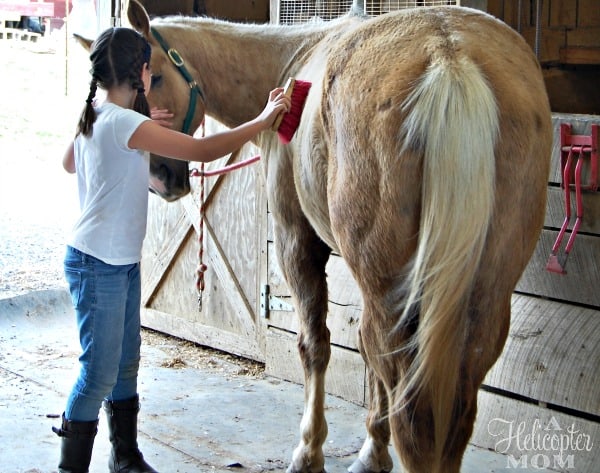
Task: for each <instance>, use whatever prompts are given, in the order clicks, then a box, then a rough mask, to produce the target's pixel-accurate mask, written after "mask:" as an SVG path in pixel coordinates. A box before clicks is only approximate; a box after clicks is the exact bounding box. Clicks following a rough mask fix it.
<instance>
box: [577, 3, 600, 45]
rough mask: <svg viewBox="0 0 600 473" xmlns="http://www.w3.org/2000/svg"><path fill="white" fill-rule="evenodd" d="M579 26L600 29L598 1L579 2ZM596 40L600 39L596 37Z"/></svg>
mask: <svg viewBox="0 0 600 473" xmlns="http://www.w3.org/2000/svg"><path fill="white" fill-rule="evenodd" d="M577 6H578V15H577V25H578V26H579V27H600V8H598V0H578V2H577ZM596 39H597V40H598V39H600V38H599V37H596Z"/></svg>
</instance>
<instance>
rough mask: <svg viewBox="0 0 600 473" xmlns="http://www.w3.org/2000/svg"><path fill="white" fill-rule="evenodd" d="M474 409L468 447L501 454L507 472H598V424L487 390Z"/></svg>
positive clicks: (599, 463)
mask: <svg viewBox="0 0 600 473" xmlns="http://www.w3.org/2000/svg"><path fill="white" fill-rule="evenodd" d="M478 407H479V409H478V413H477V420H476V422H475V428H474V431H473V435H472V437H471V443H472V444H473V445H476V446H478V447H482V448H487V449H489V450H492V451H496V452H498V453H503V454H505V455H506V456H507V457H506V461H507V463H506V469H507V470H510V471H513V470H514V471H536V470H541V469H544V470H546V469H552V470H553V471H561V472H568V473H593V472H597V471H598V465H600V453H599V452H600V449H599V448H598V439H600V424H599V423H597V422H593V421H589V420H585V419H582V418H580V417H576V416H572V415H568V414H564V413H561V412H557V411H553V410H550V409H545V408H543V407H541V406H536V405H534V404H529V403H525V402H522V401H517V400H515V399H510V398H505V397H503V396H498V395H495V394H491V393H488V392H485V391H479V398H478ZM544 438H545V440H544ZM561 440H562V445H563V449H564V450H563V452H562V458H561V457H560V454H561V452H560V445H561ZM544 441H545V444H544ZM555 455H559V457H558V458H556V457H555Z"/></svg>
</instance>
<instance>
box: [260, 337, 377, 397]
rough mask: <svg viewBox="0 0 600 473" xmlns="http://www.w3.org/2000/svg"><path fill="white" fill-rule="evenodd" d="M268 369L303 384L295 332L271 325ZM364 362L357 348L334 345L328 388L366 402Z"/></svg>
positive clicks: (335, 392) (266, 366) (326, 379)
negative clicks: (350, 348) (278, 328)
mask: <svg viewBox="0 0 600 473" xmlns="http://www.w3.org/2000/svg"><path fill="white" fill-rule="evenodd" d="M266 340H267V350H266V363H265V372H266V374H267V375H269V376H275V377H277V378H281V379H285V380H287V381H292V382H294V383H298V384H304V372H303V370H302V365H301V362H300V356H299V354H298V349H297V345H296V336H295V335H294V334H291V333H289V332H285V331H282V330H277V329H275V328H270V329H269V330H268V332H267V336H266ZM365 386H366V375H365V364H364V361H363V359H362V357H361V356H360V354H359V353H358V352H355V351H352V350H346V349H343V348H340V347H336V346H332V347H331V359H330V361H329V368H328V370H327V376H326V378H325V390H326V391H327V392H328V393H330V394H333V395H335V396H339V397H341V398H343V399H345V400H348V401H351V402H354V403H357V404H359V405H365V404H366V399H365V395H366V394H365V393H366V388H365Z"/></svg>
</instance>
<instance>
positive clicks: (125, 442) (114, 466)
mask: <svg viewBox="0 0 600 473" xmlns="http://www.w3.org/2000/svg"><path fill="white" fill-rule="evenodd" d="M102 407H103V408H104V412H105V413H106V418H107V419H108V431H109V438H110V443H111V444H112V450H111V452H110V459H109V461H108V469H109V471H110V473H158V472H157V471H156V470H155V469H154V468H152V467H151V466H150V465H148V463H146V462H145V461H144V456H143V455H142V452H140V450H139V448H138V444H137V417H138V412H139V411H140V402H139V397H138V396H135V397H133V398H131V399H127V400H125V401H104V402H103V403H102Z"/></svg>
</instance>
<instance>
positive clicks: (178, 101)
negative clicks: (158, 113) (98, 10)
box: [127, 0, 204, 201]
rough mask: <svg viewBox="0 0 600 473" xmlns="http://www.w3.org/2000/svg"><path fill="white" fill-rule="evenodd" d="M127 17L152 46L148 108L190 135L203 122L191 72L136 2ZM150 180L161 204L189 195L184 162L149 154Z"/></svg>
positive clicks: (199, 95)
mask: <svg viewBox="0 0 600 473" xmlns="http://www.w3.org/2000/svg"><path fill="white" fill-rule="evenodd" d="M127 17H128V20H129V23H130V24H131V26H132V27H133V28H134V29H135V30H137V31H138V32H139V33H140V34H142V35H143V36H144V37H145V38H146V39H147V40H148V41H149V42H150V44H151V45H152V59H151V61H150V62H151V64H150V69H151V71H152V83H151V88H150V92H149V94H148V102H149V103H150V106H151V107H157V108H159V109H168V110H169V111H170V112H172V113H173V114H174V117H173V128H174V129H176V130H180V131H182V132H184V133H188V134H191V133H193V132H194V131H195V130H196V129H197V128H198V126H199V125H200V124H201V122H202V120H203V119H204V98H203V96H202V92H201V90H200V88H199V87H198V86H197V85H196V84H195V82H194V78H193V77H194V76H195V74H194V73H195V71H194V70H193V69H191V68H190V70H188V68H187V67H188V66H187V65H186V64H185V62H184V59H185V58H182V57H181V56H180V55H179V53H178V52H177V50H176V49H175V48H173V47H172V46H170V45H168V43H166V41H165V40H164V39H163V38H162V37H161V35H160V34H159V33H158V32H157V31H155V30H153V29H152V28H151V26H150V18H149V17H148V13H147V12H146V10H145V9H144V7H143V6H142V5H141V4H140V3H138V2H137V1H136V0H130V1H129V5H128V9H127ZM167 51H168V52H167ZM186 83H187V84H186ZM150 177H151V178H150V191H151V192H154V193H156V194H158V195H160V196H161V197H162V198H164V199H165V200H168V201H174V200H177V199H179V198H180V197H183V196H184V195H186V194H187V193H188V192H189V191H190V183H189V169H188V163H186V162H185V161H179V160H175V159H167V158H164V157H162V156H157V155H154V154H153V155H151V156H150Z"/></svg>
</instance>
